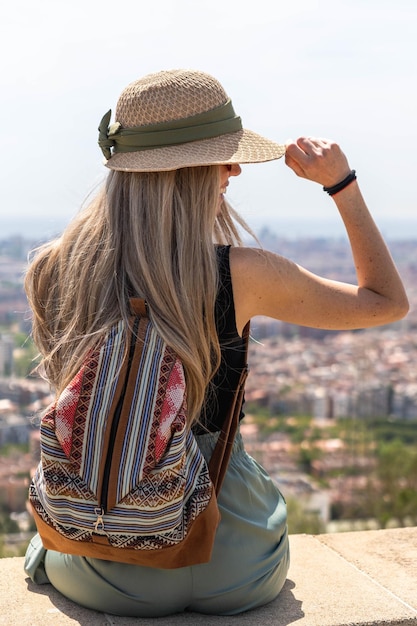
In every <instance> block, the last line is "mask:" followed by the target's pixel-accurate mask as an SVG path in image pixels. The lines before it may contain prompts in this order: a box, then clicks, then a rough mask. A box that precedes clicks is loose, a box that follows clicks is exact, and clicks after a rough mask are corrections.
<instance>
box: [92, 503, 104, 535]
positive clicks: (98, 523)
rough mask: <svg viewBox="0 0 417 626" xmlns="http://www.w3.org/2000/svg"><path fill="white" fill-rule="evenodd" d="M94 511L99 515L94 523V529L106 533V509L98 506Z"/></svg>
mask: <svg viewBox="0 0 417 626" xmlns="http://www.w3.org/2000/svg"><path fill="white" fill-rule="evenodd" d="M94 513H95V514H96V515H97V519H96V523H95V525H94V530H95V532H96V533H104V532H105V530H104V520H103V515H104V509H103V508H102V507H96V508H95V509H94Z"/></svg>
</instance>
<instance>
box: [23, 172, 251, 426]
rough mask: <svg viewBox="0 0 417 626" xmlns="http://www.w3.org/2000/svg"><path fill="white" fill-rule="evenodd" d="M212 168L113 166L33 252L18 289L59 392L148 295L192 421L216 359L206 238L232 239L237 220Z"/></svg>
mask: <svg viewBox="0 0 417 626" xmlns="http://www.w3.org/2000/svg"><path fill="white" fill-rule="evenodd" d="M219 188H220V168H219V167H218V166H211V167H192V168H184V169H180V170H176V171H170V172H151V173H134V172H119V171H111V172H110V173H109V174H108V176H107V179H106V181H105V184H104V186H103V187H102V189H101V190H100V191H99V193H98V194H97V196H96V197H95V198H94V199H93V200H92V201H91V202H90V203H89V204H88V205H87V206H86V207H85V208H84V209H82V210H81V211H80V213H79V214H78V215H77V216H76V218H75V219H74V220H73V221H72V222H71V223H70V225H69V226H68V227H67V228H66V230H65V231H64V233H63V234H62V236H61V237H59V238H58V239H56V240H54V241H51V242H50V243H48V244H45V245H44V246H42V247H41V248H38V249H37V250H36V251H35V252H34V256H33V259H32V261H31V263H30V265H29V268H28V271H27V274H26V279H25V288H26V293H27V296H28V299H29V304H30V306H31V309H32V313H33V331H32V332H33V338H34V341H35V343H36V345H37V347H38V349H39V350H40V353H41V357H42V360H41V363H40V368H39V369H40V372H41V373H42V374H43V375H44V376H45V377H46V378H47V379H48V380H49V382H50V383H51V385H52V386H53V388H54V389H55V391H56V393H57V394H59V393H60V392H61V391H62V390H63V389H64V388H65V386H66V385H67V384H68V383H69V382H70V380H71V379H72V378H73V376H74V375H75V374H76V372H77V371H78V369H79V368H80V366H81V365H82V362H83V360H84V359H85V357H86V354H87V353H88V352H89V351H90V350H91V349H92V348H93V347H95V346H96V345H97V343H98V342H99V341H100V340H101V339H102V338H103V337H104V335H105V334H106V333H107V332H108V330H109V328H110V327H111V326H112V325H113V324H115V323H116V322H118V321H119V320H120V319H124V320H125V321H126V323H127V322H128V319H129V313H130V311H129V297H131V296H139V297H144V298H146V301H147V303H148V306H149V311H150V316H151V318H152V321H153V322H154V324H155V326H156V327H157V329H158V331H159V333H160V334H161V336H162V337H163V338H164V340H165V341H166V342H167V343H168V345H170V346H171V347H172V348H173V349H174V350H175V351H176V352H177V354H178V355H179V357H180V358H181V359H182V362H183V365H184V370H185V375H186V381H187V393H188V412H189V420H190V425H191V423H193V422H194V421H195V420H197V419H198V418H199V414H200V411H201V407H202V405H203V401H204V397H205V393H206V389H207V387H208V385H209V383H210V380H211V379H212V377H213V375H214V373H215V371H216V370H217V368H218V366H219V362H220V347H219V341H218V337H217V333H216V327H215V319H214V308H215V300H216V295H217V289H218V268H217V261H216V252H215V246H214V245H213V244H215V243H219V244H231V245H240V244H241V238H240V235H239V231H238V225H240V226H242V227H243V228H244V229H245V230H248V232H250V231H249V229H248V228H247V226H246V224H245V223H244V222H243V220H242V219H241V218H240V217H239V216H238V215H237V214H236V213H235V211H234V210H233V209H232V208H231V207H230V206H229V205H228V204H227V203H226V202H222V204H221V207H220V209H219V206H218V204H219Z"/></svg>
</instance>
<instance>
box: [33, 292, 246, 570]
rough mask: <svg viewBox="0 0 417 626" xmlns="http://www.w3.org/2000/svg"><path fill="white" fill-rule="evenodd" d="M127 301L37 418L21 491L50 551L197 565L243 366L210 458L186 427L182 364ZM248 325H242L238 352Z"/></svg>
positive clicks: (213, 520)
mask: <svg viewBox="0 0 417 626" xmlns="http://www.w3.org/2000/svg"><path fill="white" fill-rule="evenodd" d="M131 308H132V319H131V324H130V326H129V328H130V330H129V331H126V328H125V324H124V323H123V322H122V321H121V322H119V323H118V324H117V325H115V326H114V327H112V328H111V329H110V331H109V333H108V335H107V337H106V338H105V340H104V341H103V342H102V344H101V345H100V346H99V347H98V348H97V349H96V350H94V351H93V352H92V353H90V354H89V355H88V357H87V358H86V360H85V362H84V365H83V367H82V368H81V370H80V371H79V372H78V373H77V375H76V376H75V377H74V379H73V380H72V381H71V383H70V384H69V385H68V386H67V388H66V389H65V390H64V391H63V392H62V393H61V394H60V395H59V397H57V398H56V400H55V402H54V403H53V404H52V405H51V406H50V407H49V408H48V409H47V411H46V413H45V415H44V416H43V418H42V421H41V430H40V433H41V434H40V437H41V461H40V463H39V466H38V468H37V471H36V473H35V475H34V477H33V479H32V482H31V485H30V489H29V500H30V503H31V505H32V509H33V514H34V517H35V521H36V525H37V529H38V532H39V534H40V536H41V538H42V543H43V545H44V547H45V548H47V549H52V550H57V551H59V552H65V553H69V554H77V555H81V556H86V557H96V558H100V559H105V560H111V561H119V562H125V563H133V564H140V565H147V566H151V567H158V568H176V567H184V566H187V565H194V564H198V563H205V562H207V561H209V560H210V557H211V551H212V547H213V542H214V537H215V533H216V528H217V525H218V522H219V519H220V514H219V510H218V507H217V499H216V494H218V492H219V490H220V487H221V483H222V480H223V477H224V474H225V472H226V469H227V464H228V460H229V456H230V451H231V446H232V444H233V439H234V436H235V432H236V428H237V424H238V419H239V413H240V409H241V404H242V397H243V391H244V383H245V380H246V376H247V367H245V368H244V370H243V371H242V374H241V377H240V381H239V386H238V388H237V389H236V394H235V397H234V402H233V404H232V406H231V407H230V409H229V412H228V416H227V418H226V420H225V423H224V427H223V430H222V432H221V434H220V436H219V439H218V442H217V445H216V448H215V450H214V452H213V455H212V457H211V459H210V462H209V464H207V463H206V461H205V459H204V457H203V455H202V453H201V452H200V450H199V448H198V445H197V442H196V440H195V438H194V435H193V433H192V431H191V430H190V429H189V428H187V402H186V386H185V379H184V371H183V367H182V363H181V361H180V359H179V358H178V356H177V355H176V354H175V352H174V351H173V350H172V349H171V348H170V347H169V346H168V345H167V344H166V343H165V342H164V341H163V339H162V338H161V337H160V335H159V334H158V332H157V331H156V329H155V327H154V326H153V324H152V322H151V321H150V319H149V318H148V316H147V314H146V305H145V303H144V301H143V300H139V299H132V300H131ZM127 335H128V336H129V349H128V351H126V349H125V345H126V343H125V342H126V336H127ZM248 335H249V326H247V327H246V329H245V339H246V350H247V341H248Z"/></svg>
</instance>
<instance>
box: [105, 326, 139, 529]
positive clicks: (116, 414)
mask: <svg viewBox="0 0 417 626" xmlns="http://www.w3.org/2000/svg"><path fill="white" fill-rule="evenodd" d="M139 321H140V319H139V317H136V318H135V322H134V325H133V329H132V335H131V339H130V346H129V357H128V362H127V370H126V378H125V381H124V385H123V389H122V392H121V394H120V398H119V400H118V403H117V406H116V410H115V412H114V416H113V421H112V425H111V430H110V440H109V448H108V450H107V455H106V463H105V465H104V472H103V485H102V488H101V498H100V508H99V507H97V508H96V509H95V514H96V515H97V520H96V523H95V527H94V528H95V530H97V531H101V532H104V520H103V515H104V514H105V513H107V498H108V492H109V482H110V470H111V465H112V457H113V450H114V444H115V441H116V435H117V430H118V427H119V422H120V415H121V413H122V408H123V402H124V397H125V393H126V389H127V385H128V381H129V375H130V370H131V367H132V361H133V355H134V353H135V347H136V337H137V334H138V328H139Z"/></svg>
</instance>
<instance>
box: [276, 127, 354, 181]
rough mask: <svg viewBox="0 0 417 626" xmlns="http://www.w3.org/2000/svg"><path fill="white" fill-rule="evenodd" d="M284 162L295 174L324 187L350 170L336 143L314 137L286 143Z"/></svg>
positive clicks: (341, 177) (342, 177)
mask: <svg viewBox="0 0 417 626" xmlns="http://www.w3.org/2000/svg"><path fill="white" fill-rule="evenodd" d="M285 163H286V164H287V165H288V167H290V168H291V169H292V170H293V171H294V172H295V173H296V174H297V176H300V177H301V178H307V179H308V180H312V181H314V182H316V183H319V184H320V185H323V186H325V187H332V186H333V185H336V184H337V183H340V181H342V180H343V179H344V178H346V176H347V175H348V174H349V173H350V171H351V169H350V167H349V163H348V160H347V158H346V156H345V154H344V153H343V151H342V150H341V148H340V147H339V145H338V144H337V143H335V142H333V141H329V140H328V139H317V138H314V137H300V138H299V139H297V141H295V142H290V143H288V144H287V150H286V153H285Z"/></svg>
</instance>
